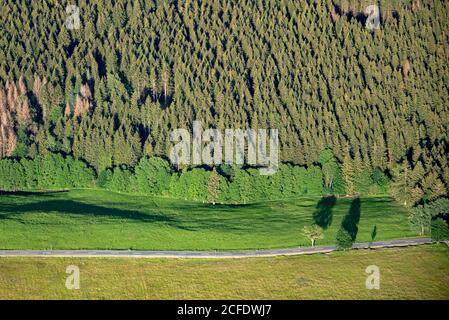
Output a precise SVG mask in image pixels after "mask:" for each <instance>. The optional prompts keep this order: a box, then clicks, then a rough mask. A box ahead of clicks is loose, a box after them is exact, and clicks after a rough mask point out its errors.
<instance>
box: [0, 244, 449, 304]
mask: <svg viewBox="0 0 449 320" xmlns="http://www.w3.org/2000/svg"><path fill="white" fill-rule="evenodd" d="M68 265H76V266H78V267H79V269H80V289H79V290H75V289H74V290H68V289H67V288H66V287H65V281H66V277H67V276H68V274H66V267H67V266H68ZM369 265H376V266H378V267H379V270H380V289H379V290H368V289H366V287H365V281H366V277H367V276H368V274H367V273H365V269H366V267H367V266H369ZM0 299H449V248H448V247H447V246H446V245H442V244H441V245H425V246H419V247H409V248H401V249H376V250H360V251H351V252H342V253H332V254H326V255H321V254H320V255H311V256H289V257H276V258H244V259H209V260H208V259H145V258H49V257H43V258H23V257H22V258H0Z"/></svg>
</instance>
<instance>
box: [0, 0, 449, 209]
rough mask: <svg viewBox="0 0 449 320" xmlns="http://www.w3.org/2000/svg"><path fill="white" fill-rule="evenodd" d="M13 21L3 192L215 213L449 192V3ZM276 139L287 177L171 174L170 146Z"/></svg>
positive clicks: (1, 146) (5, 42) (2, 23)
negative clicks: (230, 135) (195, 127)
mask: <svg viewBox="0 0 449 320" xmlns="http://www.w3.org/2000/svg"><path fill="white" fill-rule="evenodd" d="M69 4H72V3H69V2H66V1H25V0H22V1H12V0H6V1H2V2H1V3H0V12H1V15H0V19H1V20H0V33H1V38H0V45H1V49H0V158H2V160H0V177H1V178H0V189H3V190H20V189H48V188H66V187H102V188H108V189H111V190H118V191H126V192H140V193H149V194H162V195H171V196H174V197H180V198H188V199H194V200H202V201H209V202H216V201H222V202H246V201H251V200H260V199H276V198H283V197H294V196H298V195H304V194H316V195H320V194H348V195H355V194H386V193H391V195H393V196H394V197H395V198H396V199H397V200H398V201H400V202H401V203H403V204H404V205H406V206H408V207H412V206H415V205H419V206H422V205H426V204H427V203H429V202H432V201H434V200H436V199H439V198H442V197H443V198H444V197H445V196H447V194H448V189H449V165H448V151H449V150H448V149H449V142H448V127H449V103H448V102H449V101H448V93H449V91H448V89H449V79H448V77H449V72H448V68H449V67H448V63H447V62H448V61H449V60H448V49H449V47H448V41H449V34H448V30H449V3H448V2H447V1H445V0H413V1H412V0H409V1H406V0H404V1H402V0H397V1H387V0H385V1H379V2H378V4H379V7H380V10H381V27H380V29H374V30H370V29H368V28H366V27H365V21H366V19H367V15H366V13H365V8H366V7H367V6H368V5H369V4H371V3H370V2H369V1H348V0H346V1H345V0H341V1H329V0H328V1H326V0H316V1H313V0H304V1H298V0H282V1H278V0H241V1H227V0H210V1H200V0H185V1H175V0H172V1H164V0H146V1H143V0H133V1H126V2H125V1H117V0H114V1H105V0H98V1H93V2H87V1H78V2H77V3H76V5H77V6H79V19H80V27H79V28H74V29H70V28H67V26H66V25H65V23H66V20H67V17H68V15H69V13H67V12H66V6H67V5H69ZM195 120H197V121H201V122H202V125H203V128H218V129H220V130H223V129H225V128H255V129H257V128H264V129H266V128H276V129H278V130H279V143H280V155H279V157H280V160H281V161H282V162H283V164H282V165H281V166H280V169H279V170H278V172H277V173H276V174H275V175H272V176H260V175H259V173H258V171H257V170H256V169H255V168H248V167H243V168H238V167H235V166H234V167H230V166H225V165H222V166H219V167H217V168H210V167H196V168H192V167H190V168H187V167H186V168H174V167H173V166H172V165H171V163H170V162H169V161H168V158H167V155H168V152H169V150H170V148H171V146H172V143H171V142H170V132H171V130H173V129H174V128H187V129H189V128H191V127H192V123H193V121H195Z"/></svg>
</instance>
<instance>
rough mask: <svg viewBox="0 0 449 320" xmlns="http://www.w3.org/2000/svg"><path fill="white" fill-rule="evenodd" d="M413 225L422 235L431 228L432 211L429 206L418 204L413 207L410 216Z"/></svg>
mask: <svg viewBox="0 0 449 320" xmlns="http://www.w3.org/2000/svg"><path fill="white" fill-rule="evenodd" d="M409 220H410V223H411V225H412V227H413V228H414V229H415V230H417V231H419V234H420V235H424V234H426V233H427V232H428V231H429V229H430V222H431V220H432V212H431V210H430V209H429V208H428V207H427V206H418V207H415V208H413V209H412V213H411V214H410V216H409Z"/></svg>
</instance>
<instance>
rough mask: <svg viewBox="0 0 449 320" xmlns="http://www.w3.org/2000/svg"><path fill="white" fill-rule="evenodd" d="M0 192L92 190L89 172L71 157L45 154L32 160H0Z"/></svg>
mask: <svg viewBox="0 0 449 320" xmlns="http://www.w3.org/2000/svg"><path fill="white" fill-rule="evenodd" d="M0 177H1V179H0V189H2V190H27V189H62V188H82V187H91V186H93V184H94V181H95V175H94V172H93V171H92V169H90V168H88V167H87V166H86V164H85V163H83V162H81V161H78V160H75V159H73V158H72V157H65V158H64V157H63V156H62V155H59V154H52V153H48V154H46V155H44V156H38V157H36V158H35V159H34V160H28V159H22V160H20V161H17V160H8V159H3V160H0Z"/></svg>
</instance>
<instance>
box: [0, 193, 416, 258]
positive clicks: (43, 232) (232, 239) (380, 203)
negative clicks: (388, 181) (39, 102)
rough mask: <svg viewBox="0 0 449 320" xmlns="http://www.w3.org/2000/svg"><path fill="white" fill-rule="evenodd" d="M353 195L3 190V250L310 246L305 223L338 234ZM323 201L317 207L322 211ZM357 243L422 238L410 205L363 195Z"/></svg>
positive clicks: (330, 238) (329, 237)
mask: <svg viewBox="0 0 449 320" xmlns="http://www.w3.org/2000/svg"><path fill="white" fill-rule="evenodd" d="M352 201H353V199H350V198H342V199H336V200H335V199H334V200H333V202H332V201H331V202H329V201H327V200H326V199H324V201H323V199H322V198H319V197H304V198H299V199H291V200H282V201H268V202H263V203H252V204H246V205H220V204H217V205H211V204H206V203H197V202H190V201H184V200H173V199H167V198H154V197H149V196H134V195H128V194H121V193H114V192H110V191H102V190H72V191H66V192H48V193H45V192H41V193H31V192H30V193H27V192H20V193H2V194H1V195H0V248H1V249H136V250H137V249H142V250H244V249H262V248H286V247H295V246H309V245H310V243H309V241H308V240H307V238H305V237H304V236H303V234H302V228H303V227H304V226H306V225H310V224H312V223H319V224H323V225H324V227H325V231H324V239H323V240H320V241H318V243H317V245H326V244H335V236H336V233H337V231H338V229H339V228H340V225H341V222H342V220H343V218H344V217H345V215H347V214H348V211H349V209H350V206H351V202H352ZM317 206H318V208H317ZM358 220H359V221H358V224H357V238H356V241H357V242H367V241H370V240H371V233H372V230H373V228H374V227H376V230H377V235H376V240H388V239H398V238H407V237H415V236H416V233H415V232H414V231H412V230H411V229H410V226H409V223H408V220H407V213H406V212H405V211H404V209H403V208H402V207H401V206H400V205H398V204H397V203H395V202H393V201H392V200H391V199H390V198H386V197H371V198H369V197H368V198H361V204H360V212H359V219H358Z"/></svg>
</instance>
